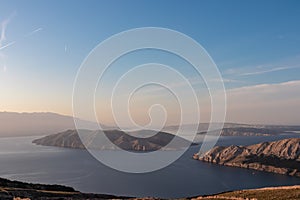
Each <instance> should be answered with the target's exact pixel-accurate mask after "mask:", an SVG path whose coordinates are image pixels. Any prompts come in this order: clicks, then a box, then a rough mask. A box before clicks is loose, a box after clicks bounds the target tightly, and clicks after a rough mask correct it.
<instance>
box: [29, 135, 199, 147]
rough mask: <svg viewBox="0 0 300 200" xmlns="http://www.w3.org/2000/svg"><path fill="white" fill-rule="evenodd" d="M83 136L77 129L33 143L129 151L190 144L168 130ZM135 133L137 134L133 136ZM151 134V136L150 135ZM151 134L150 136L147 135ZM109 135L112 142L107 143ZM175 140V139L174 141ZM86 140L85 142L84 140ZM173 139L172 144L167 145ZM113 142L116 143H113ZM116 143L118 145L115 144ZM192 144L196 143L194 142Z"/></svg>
mask: <svg viewBox="0 0 300 200" xmlns="http://www.w3.org/2000/svg"><path fill="white" fill-rule="evenodd" d="M81 132H83V133H82V134H83V136H82V137H81V138H80V137H79V135H78V132H77V131H76V130H67V131H65V132H61V133H57V134H52V135H48V136H45V137H42V138H39V139H36V140H33V143H35V144H37V145H44V146H57V147H66V148H78V149H85V148H86V147H85V145H84V144H86V146H87V147H88V148H89V149H96V150H114V149H117V148H116V146H117V147H119V148H121V149H124V150H127V151H137V152H139V151H142V152H144V151H156V150H177V149H180V148H184V147H187V146H189V145H190V142H189V141H187V140H185V139H184V138H181V137H178V136H175V135H173V134H170V133H166V132H158V133H156V132H155V131H151V130H143V131H135V132H132V133H131V135H130V134H127V133H125V132H123V131H120V130H106V131H90V130H81ZM133 135H135V136H136V137H135V136H133ZM149 135H150V136H149ZM146 136H149V137H146ZM104 137H107V138H108V139H109V140H110V141H111V142H109V143H105V142H104V141H105V138H104ZM172 140H173V141H172ZM82 141H84V142H82ZM171 141H172V145H169V146H168V147H167V148H166V147H165V146H166V145H168V144H169V143H170V142H171ZM112 143H113V144H114V145H112ZM115 145H116V146H115ZM192 145H195V144H194V143H192Z"/></svg>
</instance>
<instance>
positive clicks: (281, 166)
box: [194, 138, 300, 177]
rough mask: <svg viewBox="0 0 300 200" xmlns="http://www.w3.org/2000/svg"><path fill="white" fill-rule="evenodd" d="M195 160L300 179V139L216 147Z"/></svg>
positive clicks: (195, 156)
mask: <svg viewBox="0 0 300 200" xmlns="http://www.w3.org/2000/svg"><path fill="white" fill-rule="evenodd" d="M194 159H198V160H201V161H205V162H211V163H216V164H220V165H226V166H232V167H242V168H247V169H255V170H260V171H267V172H273V173H278V174H286V175H291V176H298V177H300V138H291V139H284V140H279V141H274V142H264V143H260V144H255V145H250V146H235V145H232V146H229V147H223V146H216V147H214V148H213V149H211V150H210V151H208V152H206V153H205V154H202V155H199V154H195V155H194Z"/></svg>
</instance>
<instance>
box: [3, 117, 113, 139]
mask: <svg viewBox="0 0 300 200" xmlns="http://www.w3.org/2000/svg"><path fill="white" fill-rule="evenodd" d="M81 123H83V124H86V125H87V126H95V127H96V126H97V123H93V122H89V121H85V120H81ZM105 128H108V127H105ZM68 129H75V125H74V120H73V117H71V116H65V115H59V114H56V113H48V112H47V113H16V112H0V137H8V136H31V135H32V136H33V135H48V134H52V133H57V132H60V131H64V130H68Z"/></svg>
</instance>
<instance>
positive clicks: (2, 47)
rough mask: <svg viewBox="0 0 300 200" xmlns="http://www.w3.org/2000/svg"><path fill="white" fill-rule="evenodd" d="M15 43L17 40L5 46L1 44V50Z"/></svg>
mask: <svg viewBox="0 0 300 200" xmlns="http://www.w3.org/2000/svg"><path fill="white" fill-rule="evenodd" d="M15 43H16V41H13V42H10V43H8V44H6V45H4V46H0V50H3V49H5V48H7V47H9V46H11V45H13V44H15Z"/></svg>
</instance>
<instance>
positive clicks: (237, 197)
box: [0, 178, 300, 200]
mask: <svg viewBox="0 0 300 200" xmlns="http://www.w3.org/2000/svg"><path fill="white" fill-rule="evenodd" d="M0 199H1V200H87V199H89V200H100V199H128V200H129V199H130V200H138V199H140V200H152V199H153V200H154V199H157V200H158V199H159V198H151V197H146V198H132V197H121V196H113V195H104V194H87V193H81V192H78V191H75V190H74V189H73V188H71V187H66V186H61V185H42V184H31V183H24V182H19V181H10V180H7V179H3V178H0ZM181 199H182V200H185V199H193V200H197V199H215V200H218V199H219V200H226V199H229V200H265V199H268V200H273V199H274V200H275V199H276V200H296V199H300V186H297V185H296V186H284V187H272V188H261V189H251V190H239V191H232V192H224V193H220V194H216V195H206V196H196V197H189V198H181Z"/></svg>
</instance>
